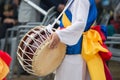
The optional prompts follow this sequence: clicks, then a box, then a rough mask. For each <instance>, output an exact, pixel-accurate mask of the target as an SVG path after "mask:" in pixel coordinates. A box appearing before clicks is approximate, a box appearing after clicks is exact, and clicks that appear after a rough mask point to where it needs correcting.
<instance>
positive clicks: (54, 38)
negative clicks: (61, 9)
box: [49, 32, 60, 49]
mask: <svg viewBox="0 0 120 80" xmlns="http://www.w3.org/2000/svg"><path fill="white" fill-rule="evenodd" d="M59 42H60V39H59V37H58V35H57V34H56V33H55V32H53V33H52V34H51V35H50V44H49V48H51V49H54V48H56V47H57V46H58V43H59Z"/></svg>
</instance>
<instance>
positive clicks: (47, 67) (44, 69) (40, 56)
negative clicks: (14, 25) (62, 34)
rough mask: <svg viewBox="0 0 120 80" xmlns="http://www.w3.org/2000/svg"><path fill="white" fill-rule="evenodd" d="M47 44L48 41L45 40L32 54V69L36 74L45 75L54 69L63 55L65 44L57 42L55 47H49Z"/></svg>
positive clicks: (60, 61)
mask: <svg viewBox="0 0 120 80" xmlns="http://www.w3.org/2000/svg"><path fill="white" fill-rule="evenodd" d="M48 45H49V41H46V42H45V44H44V46H40V48H39V49H38V50H37V51H36V55H34V56H33V62H32V66H33V68H32V70H33V71H35V74H36V75H38V76H46V75H48V74H50V73H52V72H53V71H55V70H56V68H57V67H58V66H59V65H60V64H61V63H62V60H63V58H64V56H65V51H66V46H65V44H63V43H59V44H58V46H57V48H55V49H50V48H49V47H48Z"/></svg>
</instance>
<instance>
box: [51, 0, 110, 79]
mask: <svg viewBox="0 0 120 80" xmlns="http://www.w3.org/2000/svg"><path fill="white" fill-rule="evenodd" d="M69 1H70V0H68V2H69ZM96 17H97V9H96V3H95V1H94V0H73V1H72V4H71V5H70V6H69V8H68V9H67V10H66V11H65V13H64V14H63V16H62V18H61V23H60V29H59V30H56V32H53V33H52V35H51V36H50V38H51V43H50V45H49V47H50V48H51V49H53V48H55V47H57V44H58V43H59V42H60V41H61V42H63V43H64V44H66V45H67V49H66V55H65V58H64V60H63V62H62V64H61V65H60V67H59V68H58V69H57V70H56V74H55V80H108V79H107V78H106V72H108V73H109V71H108V68H107V71H106V72H105V69H104V66H106V65H104V64H103V62H104V61H103V58H102V57H101V55H104V53H108V52H109V51H108V50H107V49H106V47H103V43H102V42H103V39H102V36H101V34H103V33H102V31H101V30H102V29H101V28H100V27H99V29H100V31H101V34H99V33H100V31H99V30H98V29H96V28H93V29H92V28H91V27H92V25H93V23H94V22H95V20H96ZM97 30H98V31H97ZM103 30H104V29H103ZM96 34H97V35H96ZM92 38H93V39H92ZM104 38H105V37H104ZM89 41H90V43H89ZM94 41H96V42H94ZM93 43H95V44H94V45H93ZM91 45H92V46H91ZM94 47H95V48H94ZM99 51H101V52H103V53H101V54H100V53H99ZM110 57H111V53H109V58H110ZM107 59H108V57H107ZM104 63H105V62H104ZM86 64H87V67H88V70H89V75H90V77H89V76H88V73H87V72H88V71H87V67H86ZM93 66H94V67H93ZM92 67H93V68H92ZM93 72H94V73H93ZM109 77H110V75H109ZM109 80H111V79H109Z"/></svg>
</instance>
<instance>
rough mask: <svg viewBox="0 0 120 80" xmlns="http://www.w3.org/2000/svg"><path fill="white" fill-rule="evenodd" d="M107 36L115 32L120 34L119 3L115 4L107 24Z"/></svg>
mask: <svg viewBox="0 0 120 80" xmlns="http://www.w3.org/2000/svg"><path fill="white" fill-rule="evenodd" d="M107 31H108V36H112V35H113V34H115V33H118V34H120V3H119V4H118V5H117V7H116V8H115V10H114V11H113V14H112V15H111V18H110V20H109V23H108V26H107Z"/></svg>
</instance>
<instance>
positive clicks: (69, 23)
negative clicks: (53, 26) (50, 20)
mask: <svg viewBox="0 0 120 80" xmlns="http://www.w3.org/2000/svg"><path fill="white" fill-rule="evenodd" d="M62 23H63V26H64V27H65V28H66V27H68V26H69V25H71V22H70V20H69V19H68V18H67V16H66V14H63V16H62Z"/></svg>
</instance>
